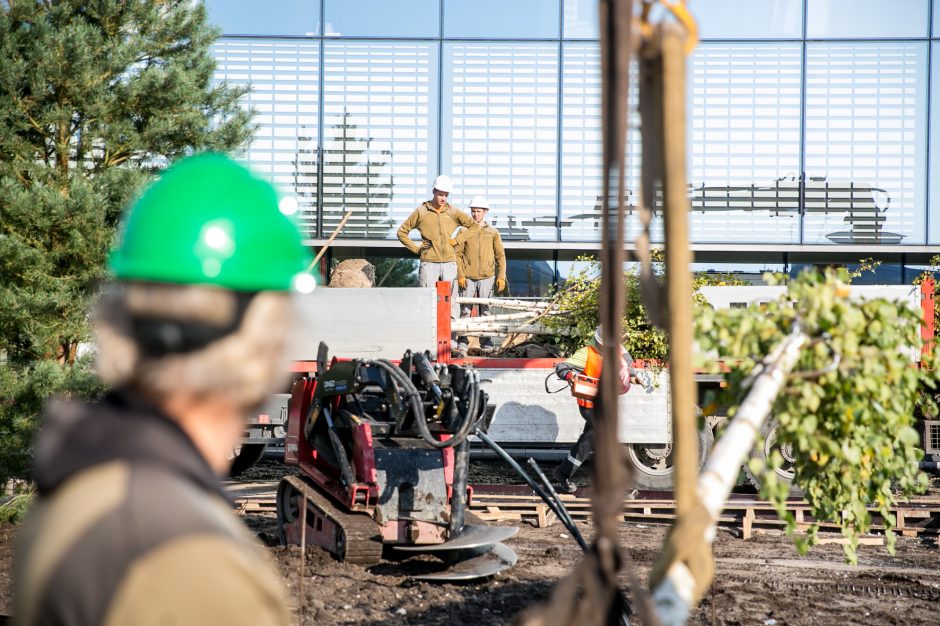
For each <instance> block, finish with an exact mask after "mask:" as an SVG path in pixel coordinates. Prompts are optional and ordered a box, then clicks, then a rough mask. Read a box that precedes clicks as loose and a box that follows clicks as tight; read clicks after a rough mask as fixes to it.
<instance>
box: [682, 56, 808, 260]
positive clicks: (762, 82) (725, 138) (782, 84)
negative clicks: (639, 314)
mask: <svg viewBox="0 0 940 626" xmlns="http://www.w3.org/2000/svg"><path fill="white" fill-rule="evenodd" d="M800 48H801V46H800V44H798V43H792V44H789V43H786V44H718V43H703V44H701V45H699V46H698V47H697V48H696V50H695V54H694V55H693V57H692V65H691V68H690V72H689V76H690V78H691V81H690V85H689V100H690V102H689V145H690V171H691V178H690V183H691V185H692V215H691V228H692V238H693V240H694V241H695V242H698V243H725V242H742V243H759V242H778V243H794V242H798V241H799V237H800V217H799V176H798V173H799V171H800V56H801V54H800Z"/></svg>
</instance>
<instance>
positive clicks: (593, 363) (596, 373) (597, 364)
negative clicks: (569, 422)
mask: <svg viewBox="0 0 940 626" xmlns="http://www.w3.org/2000/svg"><path fill="white" fill-rule="evenodd" d="M603 366H604V359H603V358H602V357H601V353H600V351H598V349H597V348H595V347H594V346H588V349H587V363H585V364H584V375H585V376H587V377H589V378H595V379H599V378H600V377H601V368H602V367H603ZM577 401H578V404H579V405H581V406H583V407H584V408H586V409H593V408H594V403H593V402H592V401H590V400H585V399H584V398H577Z"/></svg>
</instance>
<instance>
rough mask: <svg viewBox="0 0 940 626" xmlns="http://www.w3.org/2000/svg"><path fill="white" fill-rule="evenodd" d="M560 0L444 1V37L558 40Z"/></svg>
mask: <svg viewBox="0 0 940 626" xmlns="http://www.w3.org/2000/svg"><path fill="white" fill-rule="evenodd" d="M558 2H559V0H512V1H511V2H506V0H444V36H445V37H487V38H491V37H492V38H513V37H531V38H553V37H558Z"/></svg>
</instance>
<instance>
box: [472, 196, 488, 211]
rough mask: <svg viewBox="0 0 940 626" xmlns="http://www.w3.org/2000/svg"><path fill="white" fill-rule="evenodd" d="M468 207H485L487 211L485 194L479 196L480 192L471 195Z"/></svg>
mask: <svg viewBox="0 0 940 626" xmlns="http://www.w3.org/2000/svg"><path fill="white" fill-rule="evenodd" d="M470 208H471V209H486V210H487V211H489V210H490V203H489V202H487V201H486V196H481V195H480V194H477V195H475V196H473V198H472V199H471V200H470Z"/></svg>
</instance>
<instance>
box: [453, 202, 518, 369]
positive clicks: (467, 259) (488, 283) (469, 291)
mask: <svg viewBox="0 0 940 626" xmlns="http://www.w3.org/2000/svg"><path fill="white" fill-rule="evenodd" d="M489 210H490V204H489V202H487V200H486V198H484V197H483V196H473V199H471V200H470V217H472V218H473V221H474V222H476V223H477V224H479V226H480V227H479V228H475V229H473V230H469V229H465V230H461V231H460V233H458V235H457V248H456V252H457V284H458V285H460V295H461V296H464V297H469V298H489V297H490V296H492V295H493V286H494V281H495V286H496V291H497V292H500V291H503V290H505V289H506V251H505V250H503V241H502V239H501V238H500V236H499V231H498V230H496V229H495V228H493V227H492V226H490V225H489V224H487V223H486V214H487V212H489ZM471 309H473V306H472V305H467V304H465V305H463V306H461V307H460V316H461V317H469V316H470V311H471ZM489 312H490V306H489V305H488V304H481V305H480V315H486V314H488V313H489ZM467 348H468V341H467V338H466V337H465V336H464V337H458V338H457V356H458V357H460V358H463V357H465V356H467ZM492 351H493V339H492V337H480V352H482V353H483V354H490V353H491V352H492Z"/></svg>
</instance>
